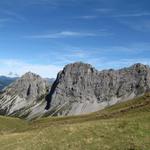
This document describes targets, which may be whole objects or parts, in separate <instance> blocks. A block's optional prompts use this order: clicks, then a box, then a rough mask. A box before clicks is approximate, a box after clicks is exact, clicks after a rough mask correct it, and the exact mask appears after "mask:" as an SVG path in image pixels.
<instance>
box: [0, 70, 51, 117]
mask: <svg viewBox="0 0 150 150" xmlns="http://www.w3.org/2000/svg"><path fill="white" fill-rule="evenodd" d="M49 88H50V85H49V84H48V82H47V81H46V80H44V79H42V78H41V77H40V76H38V75H36V74H33V73H30V72H28V73H26V74H25V75H23V76H22V77H21V78H19V79H18V80H17V81H16V82H14V83H12V84H11V85H9V86H8V87H7V88H5V89H4V90H3V91H2V92H1V94H0V115H8V116H16V117H23V118H27V119H32V118H36V117H39V116H41V115H42V114H43V113H44V110H45V109H44V108H45V105H46V102H45V95H46V93H47V92H48V90H49Z"/></svg>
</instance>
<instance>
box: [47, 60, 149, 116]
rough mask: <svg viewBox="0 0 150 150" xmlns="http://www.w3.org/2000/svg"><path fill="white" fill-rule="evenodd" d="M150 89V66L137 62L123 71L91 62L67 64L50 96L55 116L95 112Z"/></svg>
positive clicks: (48, 100) (49, 99)
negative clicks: (94, 66) (102, 67)
mask: <svg viewBox="0 0 150 150" xmlns="http://www.w3.org/2000/svg"><path fill="white" fill-rule="evenodd" d="M148 91H150V68H149V66H146V65H142V64H135V65H133V66H131V67H129V68H123V69H120V70H112V69H111V70H103V71H97V70H96V69H95V68H93V67H92V66H91V65H89V64H84V63H81V62H79V63H74V64H70V65H67V66H66V67H65V68H64V69H63V71H61V72H60V73H59V74H58V76H57V79H56V81H55V82H54V84H53V86H52V88H51V91H50V93H49V95H48V96H47V97H46V100H47V106H46V109H48V110H49V112H50V114H51V115H76V114H84V113H89V112H94V111H97V110H100V109H103V108H105V107H107V106H110V105H113V104H115V103H117V102H121V101H126V100H129V99H131V98H134V97H137V96H139V95H142V94H144V93H145V92H148Z"/></svg>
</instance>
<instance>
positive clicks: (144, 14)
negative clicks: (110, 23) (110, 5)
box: [113, 12, 150, 17]
mask: <svg viewBox="0 0 150 150" xmlns="http://www.w3.org/2000/svg"><path fill="white" fill-rule="evenodd" d="M143 16H150V12H138V13H126V14H117V15H114V16H113V17H143Z"/></svg>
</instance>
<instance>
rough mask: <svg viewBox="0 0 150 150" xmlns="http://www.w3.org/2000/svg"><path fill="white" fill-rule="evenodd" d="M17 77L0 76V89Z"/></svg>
mask: <svg viewBox="0 0 150 150" xmlns="http://www.w3.org/2000/svg"><path fill="white" fill-rule="evenodd" d="M17 79H18V77H12V78H11V77H7V76H0V91H1V90H2V89H3V88H5V87H6V86H8V85H9V84H11V83H12V82H14V81H15V80H17Z"/></svg>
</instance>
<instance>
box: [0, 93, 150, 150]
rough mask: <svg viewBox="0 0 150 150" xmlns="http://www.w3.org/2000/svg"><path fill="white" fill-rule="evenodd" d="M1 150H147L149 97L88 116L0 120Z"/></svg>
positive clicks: (149, 125) (149, 119)
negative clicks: (32, 120)
mask: <svg viewBox="0 0 150 150" xmlns="http://www.w3.org/2000/svg"><path fill="white" fill-rule="evenodd" d="M0 134H1V135H0V149H1V150H150V95H149V94H146V95H145V96H142V97H139V98H137V99H134V100H131V101H128V102H124V103H121V104H117V105H115V106H112V107H110V108H107V109H105V110H102V111H99V112H96V113H92V114H89V115H82V116H75V117H58V118H51V117H49V118H43V119H39V120H36V121H34V122H30V123H27V122H25V121H23V120H19V119H14V118H9V117H8V118H7V117H0Z"/></svg>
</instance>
